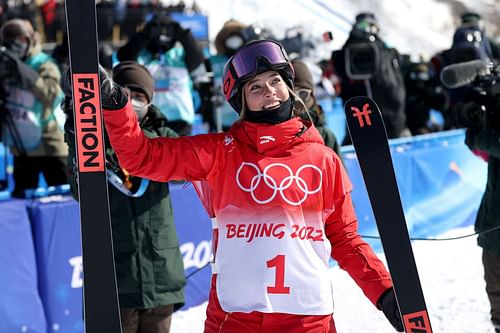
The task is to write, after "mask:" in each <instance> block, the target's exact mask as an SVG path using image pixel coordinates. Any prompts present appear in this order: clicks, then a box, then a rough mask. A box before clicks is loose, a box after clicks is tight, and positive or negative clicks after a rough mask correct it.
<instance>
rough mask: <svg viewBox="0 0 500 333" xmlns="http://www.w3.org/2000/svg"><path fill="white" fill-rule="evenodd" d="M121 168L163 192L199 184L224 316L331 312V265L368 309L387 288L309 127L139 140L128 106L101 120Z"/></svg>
mask: <svg viewBox="0 0 500 333" xmlns="http://www.w3.org/2000/svg"><path fill="white" fill-rule="evenodd" d="M104 120H105V125H106V129H107V132H108V135H109V138H110V141H111V144H112V146H113V148H114V150H115V151H116V154H117V156H118V158H119V160H120V165H122V166H123V167H124V168H125V169H127V170H128V171H129V172H130V173H131V174H133V175H136V176H140V177H145V178H149V179H152V180H155V181H160V182H165V181H169V180H181V179H185V180H189V181H192V182H197V181H203V182H204V183H205V184H207V186H205V188H208V189H209V191H204V193H200V199H201V200H202V201H203V203H204V204H205V207H206V208H207V209H208V210H209V213H210V214H211V215H214V216H215V217H216V219H215V222H214V229H215V233H214V234H215V235H216V237H217V239H214V240H213V243H214V246H215V249H214V253H215V262H214V265H213V266H212V267H213V270H214V273H216V289H217V290H216V292H217V297H218V300H219V302H220V305H221V307H222V309H223V310H224V311H227V312H252V311H260V312H264V313H276V312H280V313H290V314H299V315H324V314H329V313H332V312H333V296H332V286H331V281H330V279H329V275H328V269H329V262H328V261H329V258H330V256H331V257H333V258H334V259H335V260H336V261H337V262H338V264H339V266H340V267H341V268H342V269H344V270H346V271H347V272H348V273H349V274H350V276H351V277H352V278H353V279H354V281H355V282H356V283H357V284H358V285H359V287H360V288H361V289H362V290H363V292H364V293H365V295H366V296H367V297H368V298H369V299H370V301H371V302H372V303H373V304H376V302H377V301H378V299H379V297H380V295H381V294H382V293H383V292H384V291H385V290H386V289H387V288H390V287H391V286H392V282H391V280H390V276H389V274H388V272H387V270H386V269H385V267H384V265H383V264H382V262H381V261H380V260H379V259H378V258H377V257H376V255H375V254H374V253H373V251H372V249H371V247H370V246H369V245H368V244H367V243H366V242H365V241H363V239H362V238H361V237H360V236H359V234H358V231H357V228H358V225H357V219H356V215H355V212H354V209H353V205H352V202H351V195H350V191H351V183H350V181H349V178H348V176H347V174H346V172H345V170H344V169H343V166H342V163H341V162H340V159H339V157H338V156H337V155H336V154H335V153H334V152H333V151H332V150H331V149H330V148H328V147H326V146H325V145H324V144H323V141H322V139H321V136H320V135H319V133H318V131H317V130H316V129H315V128H314V126H312V125H311V124H310V123H307V122H304V121H303V120H301V119H300V118H293V119H291V120H289V121H286V122H283V123H281V124H278V125H266V124H255V123H250V122H246V121H239V122H236V123H235V124H234V125H233V126H232V128H231V129H230V131H229V132H228V133H218V134H205V135H196V136H185V137H180V138H155V139H148V138H146V137H145V136H144V135H143V134H142V132H141V129H140V127H139V125H138V122H137V120H136V115H135V113H134V112H133V111H132V109H131V106H130V103H129V104H128V105H127V106H125V108H124V109H123V110H118V111H105V112H104Z"/></svg>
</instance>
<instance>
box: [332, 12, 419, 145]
mask: <svg viewBox="0 0 500 333" xmlns="http://www.w3.org/2000/svg"><path fill="white" fill-rule="evenodd" d="M378 32H379V25H378V22H377V20H376V19H375V15H374V14H373V13H360V14H358V15H357V16H356V22H355V23H354V25H353V28H352V30H351V33H350V34H349V38H348V39H347V41H346V42H345V44H344V46H343V47H342V49H341V50H338V51H334V52H333V54H332V62H333V65H334V68H335V71H336V74H337V76H338V77H339V78H340V80H341V91H340V95H339V96H340V97H341V98H342V100H343V101H344V102H345V101H347V100H348V99H350V98H352V97H356V96H368V97H371V98H373V99H374V100H375V102H376V103H377V104H378V106H379V107H380V111H381V112H382V118H383V119H384V123H385V128H386V131H387V136H388V137H389V138H399V137H404V136H409V135H411V133H410V131H409V130H408V128H407V127H406V116H405V110H404V107H405V97H406V91H405V87H404V81H403V74H402V71H401V68H400V59H399V53H398V51H397V50H396V49H394V48H389V47H387V45H386V44H385V42H384V41H383V40H382V39H381V38H380V37H379V35H378ZM350 139H351V138H350V136H349V135H346V136H345V138H344V140H343V142H342V144H343V145H345V144H350Z"/></svg>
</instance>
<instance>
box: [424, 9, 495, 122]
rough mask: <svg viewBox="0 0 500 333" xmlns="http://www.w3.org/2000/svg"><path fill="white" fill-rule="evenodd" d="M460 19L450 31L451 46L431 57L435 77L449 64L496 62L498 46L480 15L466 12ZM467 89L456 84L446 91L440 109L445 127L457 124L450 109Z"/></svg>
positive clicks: (459, 100) (461, 100)
mask: <svg viewBox="0 0 500 333" xmlns="http://www.w3.org/2000/svg"><path fill="white" fill-rule="evenodd" d="M460 20H461V22H460V25H459V26H458V27H457V28H456V29H455V32H454V34H453V40H452V45H451V47H450V48H449V49H446V50H444V51H441V52H439V53H437V54H436V55H434V56H433V57H432V59H431V63H432V65H433V66H434V69H435V72H436V77H439V76H440V74H441V71H442V70H443V68H444V67H446V66H448V65H451V64H456V63H461V62H466V61H471V60H483V61H484V62H497V61H498V57H499V50H498V47H497V46H496V45H495V44H494V43H493V42H492V41H491V39H489V38H488V36H487V35H486V33H485V31H484V23H483V22H482V18H481V16H480V15H479V14H477V13H473V12H466V13H464V14H462V15H461V17H460ZM468 89H469V88H468V87H458V88H454V89H448V90H447V93H448V96H449V105H448V108H447V109H446V110H445V111H444V112H443V114H444V119H445V124H444V129H445V130H447V129H451V128H456V127H460V126H459V124H457V123H456V119H455V115H454V111H453V109H454V108H455V106H456V105H457V104H460V103H462V102H464V101H465V99H464V97H465V96H466V94H467V93H468Z"/></svg>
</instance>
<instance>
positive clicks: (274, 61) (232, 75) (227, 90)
mask: <svg viewBox="0 0 500 333" xmlns="http://www.w3.org/2000/svg"><path fill="white" fill-rule="evenodd" d="M263 61H264V62H265V63H263ZM262 65H265V67H266V68H270V69H279V68H281V67H283V66H287V65H289V59H288V55H287V53H286V51H285V49H284V48H283V46H281V45H280V44H279V43H277V42H274V41H272V40H259V41H256V42H253V43H249V44H247V45H245V46H243V47H242V48H240V49H239V50H238V51H237V52H236V54H235V55H234V56H233V57H232V58H231V59H229V61H228V62H227V64H226V68H225V71H224V72H225V73H224V74H225V75H224V78H223V89H224V94H225V95H226V98H227V99H229V98H230V97H231V95H232V93H233V87H234V85H235V84H236V86H239V85H240V84H241V83H242V82H243V81H245V80H246V79H248V78H249V77H251V76H252V75H254V74H255V73H257V72H258V70H259V69H260V68H261V67H262Z"/></svg>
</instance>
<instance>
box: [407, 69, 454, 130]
mask: <svg viewBox="0 0 500 333" xmlns="http://www.w3.org/2000/svg"><path fill="white" fill-rule="evenodd" d="M403 72H404V78H405V88H406V103H405V113H406V124H407V126H408V129H409V130H410V131H411V134H412V135H419V134H426V133H430V132H436V131H440V130H442V129H443V124H442V123H438V122H437V121H435V120H434V119H432V117H431V111H432V110H436V111H441V112H443V111H444V110H445V109H446V108H447V104H448V95H447V93H446V92H445V91H444V89H443V88H442V87H441V85H440V84H439V83H438V82H439V78H435V77H434V72H433V71H432V69H431V65H430V63H428V62H425V61H419V62H411V61H409V60H408V62H406V63H404V64H403Z"/></svg>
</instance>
